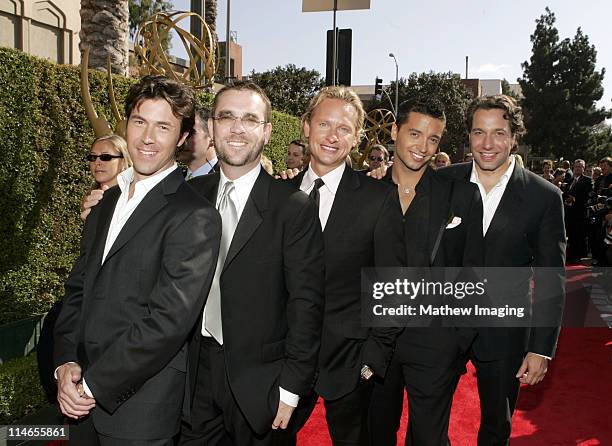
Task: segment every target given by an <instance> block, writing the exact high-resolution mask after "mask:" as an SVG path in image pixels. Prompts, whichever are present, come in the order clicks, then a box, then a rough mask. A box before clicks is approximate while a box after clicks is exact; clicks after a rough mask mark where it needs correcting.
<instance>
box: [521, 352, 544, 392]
mask: <svg viewBox="0 0 612 446" xmlns="http://www.w3.org/2000/svg"><path fill="white" fill-rule="evenodd" d="M547 370H548V359H546V358H544V357H543V356H540V355H536V354H535V353H531V352H530V353H527V356H525V359H523V364H521V368H519V370H518V372H517V373H516V377H517V378H518V379H519V381H520V382H521V383H522V384H529V385H530V386H533V385H535V384H537V383H539V382H540V381H542V380H543V379H544V375H546V371H547Z"/></svg>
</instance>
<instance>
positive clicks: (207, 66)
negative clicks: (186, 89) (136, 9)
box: [134, 11, 219, 88]
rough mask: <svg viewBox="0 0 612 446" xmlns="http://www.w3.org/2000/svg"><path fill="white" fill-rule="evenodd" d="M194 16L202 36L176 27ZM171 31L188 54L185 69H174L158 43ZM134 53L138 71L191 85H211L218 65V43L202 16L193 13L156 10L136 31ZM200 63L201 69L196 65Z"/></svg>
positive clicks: (193, 86)
mask: <svg viewBox="0 0 612 446" xmlns="http://www.w3.org/2000/svg"><path fill="white" fill-rule="evenodd" d="M192 17H195V19H196V20H199V21H200V25H201V27H202V39H198V38H197V37H195V36H194V35H193V34H191V33H189V32H188V31H185V30H184V29H182V28H181V27H179V25H178V24H179V22H181V21H182V20H185V19H187V18H192ZM171 31H175V32H176V34H177V35H178V37H179V39H180V41H181V42H182V43H183V46H184V48H185V52H186V53H187V55H188V56H189V69H188V70H187V71H185V72H178V71H176V70H175V69H174V68H173V67H172V65H171V63H170V61H169V60H168V55H167V54H166V51H165V50H164V47H163V45H162V42H163V41H164V40H165V39H166V38H167V36H168V34H169V33H170V32H171ZM134 53H135V54H136V58H137V59H138V62H139V64H140V67H141V72H142V74H161V75H164V76H168V77H171V78H173V79H174V80H177V81H179V82H182V83H183V84H185V85H189V86H191V87H192V88H205V87H209V86H212V80H213V78H214V76H215V73H216V72H217V68H218V65H219V56H218V44H217V41H216V40H215V39H214V38H213V34H212V32H211V31H210V28H209V27H208V25H207V24H206V23H205V22H204V19H203V18H202V17H200V16H199V15H198V14H196V13H194V12H183V11H178V12H158V13H157V14H155V15H154V16H153V17H151V19H150V20H148V21H146V22H145V23H144V24H143V25H142V26H141V27H140V28H139V29H138V31H137V32H136V37H135V38H134ZM200 61H201V62H202V66H203V68H202V72H200V71H199V69H198V65H199V63H200Z"/></svg>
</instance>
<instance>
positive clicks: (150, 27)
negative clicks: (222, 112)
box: [81, 12, 219, 138]
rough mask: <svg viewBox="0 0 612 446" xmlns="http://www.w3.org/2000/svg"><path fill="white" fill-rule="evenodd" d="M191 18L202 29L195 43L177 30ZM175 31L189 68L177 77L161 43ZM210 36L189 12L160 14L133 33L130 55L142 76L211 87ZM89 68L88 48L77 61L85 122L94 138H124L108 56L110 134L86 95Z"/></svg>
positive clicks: (213, 51) (213, 47) (213, 54)
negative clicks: (112, 120)
mask: <svg viewBox="0 0 612 446" xmlns="http://www.w3.org/2000/svg"><path fill="white" fill-rule="evenodd" d="M192 16H193V17H195V18H196V19H197V20H199V21H200V23H201V26H202V30H203V31H202V35H203V36H204V37H203V38H202V39H198V38H197V37H195V36H194V35H192V34H190V33H189V32H187V31H185V30H184V29H182V28H180V27H179V26H178V22H180V21H181V20H183V19H186V18H188V17H189V18H190V17H192ZM172 30H174V31H176V33H177V35H178V36H179V38H180V40H181V42H183V45H184V46H185V50H186V51H187V54H188V55H189V68H188V70H187V71H185V72H184V73H179V72H177V71H175V70H174V69H173V68H172V65H171V64H170V62H169V60H168V55H167V54H166V52H165V50H164V48H163V46H162V41H163V40H164V39H165V37H166V36H167V35H168V33H170V31H172ZM212 36H213V34H212V33H211V31H210V28H209V27H208V25H206V23H205V22H204V19H203V18H202V17H201V16H199V15H198V14H196V13H193V12H170V13H164V12H160V13H157V14H155V15H154V16H153V17H151V19H150V20H148V21H147V22H145V23H144V24H143V25H142V27H140V28H139V29H138V31H137V32H136V38H135V40H134V42H135V43H134V52H135V53H136V56H137V59H138V60H139V62H140V64H141V66H140V71H141V74H142V75H147V74H161V75H164V76H168V77H170V78H172V79H174V80H176V81H178V82H181V83H183V84H185V85H189V86H190V87H192V88H197V89H199V88H205V87H207V86H210V85H212V80H213V77H214V75H215V73H216V71H217V65H218V63H219V57H218V54H217V52H218V45H217V41H216V40H215V39H214V38H213V37H212ZM200 61H202V62H203V66H204V69H203V71H202V72H200V71H199V69H198V63H199V62H200ZM88 66H89V48H86V49H85V50H84V51H83V56H82V59H81V98H82V99H83V104H84V106H85V112H86V113H87V117H88V118H89V122H90V123H91V126H92V127H93V130H94V133H95V135H96V138H98V137H100V136H104V135H111V134H113V133H116V134H117V135H119V136H121V137H123V138H125V130H126V125H127V122H126V120H125V119H124V118H123V117H122V116H121V113H120V112H119V107H118V106H117V101H116V99H115V90H114V88H113V79H112V76H111V65H110V56H109V58H108V67H107V73H108V89H109V91H108V96H109V99H110V104H111V111H112V113H113V117H114V118H115V121H116V122H117V126H116V129H115V130H114V131H113V129H112V128H111V126H110V124H109V123H108V121H107V119H106V117H105V116H104V115H103V114H100V115H98V113H97V112H96V109H95V107H94V105H93V101H92V100H91V94H90V92H89V77H88V75H87V68H88Z"/></svg>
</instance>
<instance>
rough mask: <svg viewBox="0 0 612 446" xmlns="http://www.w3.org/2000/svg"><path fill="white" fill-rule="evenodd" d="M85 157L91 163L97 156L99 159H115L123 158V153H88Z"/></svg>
mask: <svg viewBox="0 0 612 446" xmlns="http://www.w3.org/2000/svg"><path fill="white" fill-rule="evenodd" d="M85 158H86V159H87V161H89V162H90V163H93V162H94V161H95V160H97V159H98V158H100V161H110V160H112V159H115V158H123V155H111V154H110V153H103V154H101V155H94V154H93V153H90V154H89V155H87V156H86V157H85Z"/></svg>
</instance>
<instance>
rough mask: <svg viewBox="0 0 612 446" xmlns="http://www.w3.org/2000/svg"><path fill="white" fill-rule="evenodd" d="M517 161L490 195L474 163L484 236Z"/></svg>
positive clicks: (474, 176) (512, 162) (473, 175)
mask: <svg viewBox="0 0 612 446" xmlns="http://www.w3.org/2000/svg"><path fill="white" fill-rule="evenodd" d="M515 164H516V161H515V160H514V155H511V156H510V166H508V168H507V169H506V171H505V172H504V174H503V175H502V176H501V178H500V179H499V181H498V182H497V184H496V185H495V186H493V187H492V188H491V190H490V191H489V193H487V192H486V191H485V188H484V186H483V185H482V183H481V182H480V179H479V178H478V172H476V164H475V163H474V161H472V175H471V176H470V181H471V182H472V183H474V184H475V185H476V186H478V189H479V190H480V196H481V197H482V210H483V212H482V235H483V236H485V235H487V231H488V230H489V226H490V225H491V221H492V220H493V217H494V216H495V212H496V211H497V208H498V207H499V203H500V202H501V199H502V196H503V195H504V192H505V191H506V187H507V186H508V182H509V181H510V177H512V172H514V165H515ZM534 354H535V355H538V356H541V357H543V358H546V359H548V360H550V359H551V358H550V356H546V355H541V354H539V353H534Z"/></svg>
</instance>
